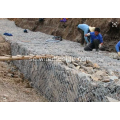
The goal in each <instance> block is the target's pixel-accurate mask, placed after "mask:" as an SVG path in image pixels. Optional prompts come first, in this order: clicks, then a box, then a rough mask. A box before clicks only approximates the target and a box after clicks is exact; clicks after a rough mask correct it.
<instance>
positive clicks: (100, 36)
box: [90, 32, 103, 43]
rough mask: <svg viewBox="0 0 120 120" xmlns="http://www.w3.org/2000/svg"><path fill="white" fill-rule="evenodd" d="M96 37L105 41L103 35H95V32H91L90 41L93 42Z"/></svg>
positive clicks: (101, 41)
mask: <svg viewBox="0 0 120 120" xmlns="http://www.w3.org/2000/svg"><path fill="white" fill-rule="evenodd" d="M94 39H97V40H99V41H100V43H103V38H102V35H101V34H100V33H99V34H98V35H97V36H96V35H95V32H90V40H91V41H90V42H91V43H93V41H94Z"/></svg>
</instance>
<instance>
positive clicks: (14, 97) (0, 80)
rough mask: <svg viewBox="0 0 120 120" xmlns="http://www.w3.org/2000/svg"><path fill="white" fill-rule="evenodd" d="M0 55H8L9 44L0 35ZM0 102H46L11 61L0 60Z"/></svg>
mask: <svg viewBox="0 0 120 120" xmlns="http://www.w3.org/2000/svg"><path fill="white" fill-rule="evenodd" d="M0 55H10V45H9V44H8V43H7V42H5V40H4V38H2V37H1V36H0ZM0 102H47V100H46V99H45V98H44V97H43V96H41V95H40V93H37V91H36V90H35V89H33V88H31V86H30V83H29V81H28V80H26V79H24V76H23V75H22V74H21V73H20V72H19V71H18V69H17V68H16V67H15V66H13V64H12V62H9V61H8V62H0Z"/></svg>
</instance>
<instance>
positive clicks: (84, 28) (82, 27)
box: [77, 24, 95, 44]
mask: <svg viewBox="0 0 120 120" xmlns="http://www.w3.org/2000/svg"><path fill="white" fill-rule="evenodd" d="M77 27H78V29H80V30H82V31H83V33H82V44H84V42H86V43H87V44H88V43H89V42H90V38H89V36H85V34H87V33H89V32H94V30H95V27H90V26H88V25H87V24H79V25H78V26H77Z"/></svg>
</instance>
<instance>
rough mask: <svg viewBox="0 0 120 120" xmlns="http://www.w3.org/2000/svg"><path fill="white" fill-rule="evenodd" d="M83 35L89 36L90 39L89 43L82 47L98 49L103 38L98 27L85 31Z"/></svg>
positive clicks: (86, 49)
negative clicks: (88, 31)
mask: <svg viewBox="0 0 120 120" xmlns="http://www.w3.org/2000/svg"><path fill="white" fill-rule="evenodd" d="M85 36H86V37H87V36H90V38H91V41H90V44H89V45H87V46H86V47H85V48H84V50H85V51H92V50H93V49H94V48H95V49H96V51H99V48H100V47H101V46H102V45H103V38H102V35H101V34H100V28H95V31H94V32H90V33H87V34H85Z"/></svg>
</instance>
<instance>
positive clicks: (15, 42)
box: [0, 19, 120, 101]
mask: <svg viewBox="0 0 120 120" xmlns="http://www.w3.org/2000/svg"><path fill="white" fill-rule="evenodd" d="M4 32H8V33H11V34H13V36H11V37H10V36H9V37H8V36H5V39H6V41H8V42H9V43H10V44H11V49H12V55H17V54H23V55H28V54H38V55H43V54H51V55H54V56H58V57H59V58H60V59H61V60H60V61H58V58H57V59H56V61H57V64H58V66H59V64H61V65H64V66H66V67H67V68H70V69H71V70H72V71H77V74H79V73H80V74H81V75H80V77H81V76H82V75H83V76H86V77H87V78H86V77H85V78H84V79H83V78H82V79H80V83H79V82H76V84H81V83H84V84H83V86H82V88H81V87H79V86H77V88H75V89H77V92H78V93H79V91H80V93H81V94H80V95H78V98H76V99H74V101H112V100H113V101H117V100H118V101H119V100H120V60H118V59H119V58H116V57H115V56H116V53H109V52H106V51H104V52H103V51H100V52H95V51H94V50H93V51H91V52H86V51H84V48H83V46H81V45H80V44H79V43H76V42H72V41H67V40H63V41H60V42H48V41H47V42H46V40H51V39H52V37H53V36H51V35H47V34H44V33H41V32H32V31H30V30H28V33H23V29H22V28H19V27H16V25H15V24H14V22H12V21H9V20H7V19H5V20H0V33H1V34H3V33H4ZM63 57H67V60H66V59H62V58H63ZM71 57H72V58H75V60H73V61H71V60H70V58H71ZM113 58H114V59H113ZM18 63H20V64H25V65H26V67H28V66H29V65H30V64H28V63H26V62H15V64H16V65H18ZM27 65H28V66H27ZM19 67H20V69H21V70H22V71H23V70H24V71H25V70H27V68H25V67H24V68H21V66H20V65H18V68H19ZM38 69H39V68H38ZM61 69H63V68H61ZM47 70H48V69H46V71H47ZM59 71H60V70H59ZM59 71H58V72H59ZM27 72H28V73H30V72H29V71H27ZM38 72H39V71H38ZM47 72H48V71H47ZM28 73H25V74H28ZM35 74H36V73H35ZM44 74H45V73H44ZM54 74H56V73H54ZM66 74H67V73H66ZM75 74H76V73H75ZM26 76H29V75H26ZM33 76H34V74H33ZM52 78H53V77H51V79H52ZM34 79H35V80H36V81H37V80H38V79H37V78H34ZM57 79H59V77H58V78H57ZM86 79H87V81H89V82H90V83H89V82H88V83H87V81H84V80H86ZM73 80H74V78H73ZM72 82H73V81H72ZM49 84H52V83H49ZM56 84H57V85H58V83H56ZM74 84H75V83H74ZM62 85H63V83H62ZM51 86H52V85H51ZM37 87H38V86H37ZM39 87H40V86H39ZM49 87H50V86H49ZM64 87H65V86H64ZM89 87H90V88H89ZM53 88H54V87H53ZM53 88H50V89H49V90H48V91H49V92H50V90H51V89H53ZM78 88H79V89H78ZM88 88H89V89H88ZM47 89H48V87H47ZM45 90H46V89H45ZM54 90H55V89H54ZM48 91H47V92H48ZM51 91H52V90H51ZM58 91H59V90H58ZM73 91H74V90H73ZM42 92H44V91H42ZM47 92H46V93H44V94H45V95H46V94H47ZM62 92H63V91H62ZM62 92H61V93H60V94H61V95H62ZM58 93H59V92H58ZM58 93H51V92H50V93H49V95H46V97H48V98H49V99H50V100H51V101H55V100H58V99H59V98H58V96H57V98H56V99H55V98H54V97H53V98H51V96H53V95H55V94H58ZM68 93H69V92H68ZM88 93H89V94H88ZM50 94H51V96H50ZM64 94H66V93H65V92H64ZM71 94H72V93H71ZM49 96H50V97H49ZM76 96H77V95H76ZM76 96H75V97H76ZM59 97H60V96H59ZM75 97H74V98H75ZM97 97H98V98H97ZM65 99H67V100H65ZM69 99H70V98H69V97H68V96H67V98H64V99H62V100H60V101H73V99H70V100H69Z"/></svg>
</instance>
